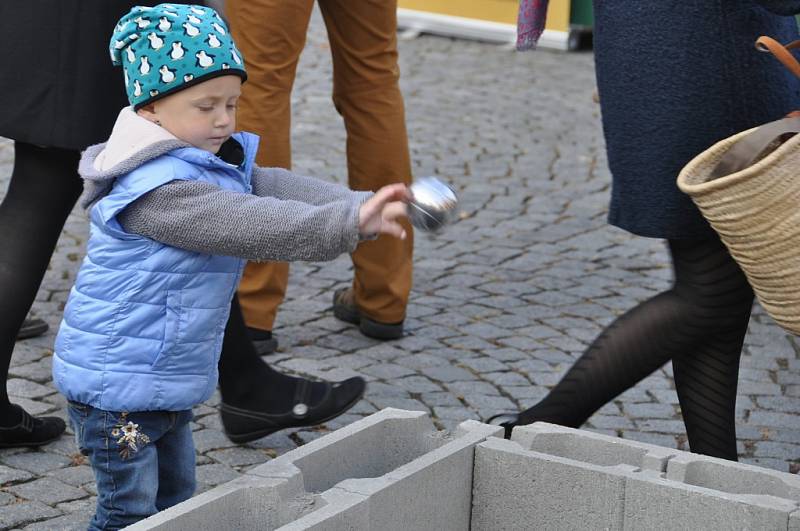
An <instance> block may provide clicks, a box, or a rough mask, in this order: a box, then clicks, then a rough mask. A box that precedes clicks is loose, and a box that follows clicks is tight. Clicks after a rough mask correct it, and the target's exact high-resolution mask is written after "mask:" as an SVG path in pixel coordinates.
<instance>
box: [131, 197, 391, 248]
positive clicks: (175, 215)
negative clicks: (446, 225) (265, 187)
mask: <svg viewBox="0 0 800 531" xmlns="http://www.w3.org/2000/svg"><path fill="white" fill-rule="evenodd" d="M387 189H388V190H387V191H381V192H379V193H378V194H375V195H373V194H371V193H354V192H349V191H348V192H349V197H347V199H343V200H339V201H334V202H328V203H326V204H323V205H313V204H308V203H303V202H300V201H290V200H280V199H276V198H274V197H257V196H255V195H249V194H242V193H236V192H232V191H228V190H224V189H222V188H219V187H217V186H214V185H213V184H209V183H204V182H197V181H173V182H170V183H168V184H166V185H164V186H161V187H159V188H156V189H155V190H152V191H151V192H149V193H147V194H145V195H144V196H142V197H141V198H139V199H138V200H136V201H135V202H133V203H132V204H131V205H129V206H128V207H127V208H126V209H125V210H124V211H123V212H121V213H120V214H119V215H118V220H119V222H120V224H121V225H122V227H123V228H124V229H125V230H126V231H127V232H129V233H133V234H139V235H141V236H144V237H147V238H150V239H153V240H156V241H159V242H162V243H165V244H167V245H171V246H173V247H178V248H181V249H185V250H188V251H194V252H199V253H204V254H220V255H229V256H237V257H240V258H246V259H248V260H276V261H293V260H309V261H316V260H332V259H333V258H336V257H337V256H338V255H340V254H342V253H345V252H351V251H353V250H354V249H355V247H356V245H357V244H358V242H359V241H360V240H361V239H363V238H364V237H369V236H371V235H373V234H374V233H383V234H392V235H397V236H400V235H401V234H400V233H401V232H402V228H400V230H399V231H398V227H399V225H398V224H397V223H396V219H397V218H398V217H399V216H401V215H403V214H404V213H405V210H404V208H403V205H402V204H400V203H398V200H400V201H402V200H403V198H405V194H407V191H405V186H403V185H397V186H396V187H395V188H392V187H387ZM401 211H402V213H401Z"/></svg>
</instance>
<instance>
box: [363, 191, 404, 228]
mask: <svg viewBox="0 0 800 531" xmlns="http://www.w3.org/2000/svg"><path fill="white" fill-rule="evenodd" d="M410 199H411V194H409V192H408V187H407V186H406V185H404V184H390V185H389V186H384V187H383V188H381V189H380V190H378V191H377V192H375V195H374V196H372V197H371V198H370V199H369V201H367V202H366V203H364V204H363V205H361V209H360V210H359V211H358V232H359V233H360V234H361V235H362V236H368V235H370V234H389V235H391V236H395V237H397V238H400V239H401V240H404V239H405V237H406V231H405V229H403V226H402V225H400V224H399V223H397V221H396V220H397V219H399V218H402V217H405V216H406V201H409V200H410Z"/></svg>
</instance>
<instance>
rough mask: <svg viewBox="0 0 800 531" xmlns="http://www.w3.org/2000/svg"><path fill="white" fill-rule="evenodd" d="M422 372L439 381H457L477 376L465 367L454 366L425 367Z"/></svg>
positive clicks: (473, 378)
mask: <svg viewBox="0 0 800 531" xmlns="http://www.w3.org/2000/svg"><path fill="white" fill-rule="evenodd" d="M420 372H421V373H422V374H424V375H425V376H427V377H428V378H430V379H431V380H434V381H438V382H456V381H464V380H475V379H476V378H475V376H473V374H472V373H471V372H469V371H467V370H465V369H461V368H458V367H453V366H448V365H445V366H437V367H424V368H422V369H420Z"/></svg>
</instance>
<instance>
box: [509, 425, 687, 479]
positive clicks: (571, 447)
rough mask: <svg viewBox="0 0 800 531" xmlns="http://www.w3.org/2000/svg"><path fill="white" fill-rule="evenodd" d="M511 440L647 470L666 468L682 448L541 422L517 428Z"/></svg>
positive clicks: (587, 460)
mask: <svg viewBox="0 0 800 531" xmlns="http://www.w3.org/2000/svg"><path fill="white" fill-rule="evenodd" d="M511 440H512V441H514V442H516V443H518V444H519V445H520V446H522V447H523V448H526V449H528V450H534V451H537V452H542V453H545V454H549V455H557V456H560V457H566V458H569V459H575V460H577V461H582V462H584V463H591V464H594V465H599V466H613V465H620V464H626V465H631V466H634V467H638V468H642V469H645V470H655V471H658V472H664V471H666V466H667V461H669V460H670V459H671V458H673V457H674V456H676V455H678V454H679V453H680V450H673V449H670V448H664V447H663V446H656V445H653V444H647V443H641V442H637V441H632V440H629V439H620V438H618V437H609V436H607V435H601V434H599V433H593V432H590V431H585V430H575V429H572V428H565V427H564V426H558V425H556V424H548V423H546V422H537V423H535V424H531V425H528V426H519V427H517V428H515V429H514V431H513V433H512V435H511Z"/></svg>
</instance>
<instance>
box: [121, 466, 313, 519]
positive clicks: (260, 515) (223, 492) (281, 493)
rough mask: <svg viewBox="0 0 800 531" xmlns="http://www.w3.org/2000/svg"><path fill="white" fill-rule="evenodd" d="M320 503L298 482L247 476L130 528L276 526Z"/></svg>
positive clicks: (310, 509)
mask: <svg viewBox="0 0 800 531" xmlns="http://www.w3.org/2000/svg"><path fill="white" fill-rule="evenodd" d="M317 503H318V501H317V499H316V498H315V497H314V496H313V495H309V494H308V493H306V492H305V490H303V488H302V484H300V483H299V482H297V481H291V480H289V479H269V478H261V477H257V476H249V475H245V476H242V477H240V478H237V479H235V480H233V481H230V482H228V483H225V484H223V485H220V486H218V487H216V488H214V489H211V490H209V491H206V492H204V493H202V494H200V495H198V496H195V497H194V498H191V499H189V500H187V501H185V502H183V503H180V504H178V505H176V506H174V507H171V508H169V509H167V510H166V511H162V512H160V513H158V514H155V515H153V516H151V517H150V518H147V519H145V520H142V521H141V522H138V523H136V524H134V525H132V526H130V527H128V528H127V529H131V530H133V531H142V530H145V529H147V530H158V531H185V530H190V529H195V530H196V529H276V528H278V527H280V526H281V525H283V524H285V523H287V522H291V521H293V520H295V519H296V518H298V517H299V516H301V515H302V514H303V513H305V512H308V511H312V510H314V508H315V507H316V505H317Z"/></svg>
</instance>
